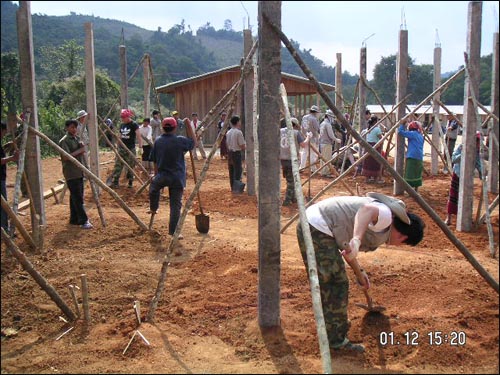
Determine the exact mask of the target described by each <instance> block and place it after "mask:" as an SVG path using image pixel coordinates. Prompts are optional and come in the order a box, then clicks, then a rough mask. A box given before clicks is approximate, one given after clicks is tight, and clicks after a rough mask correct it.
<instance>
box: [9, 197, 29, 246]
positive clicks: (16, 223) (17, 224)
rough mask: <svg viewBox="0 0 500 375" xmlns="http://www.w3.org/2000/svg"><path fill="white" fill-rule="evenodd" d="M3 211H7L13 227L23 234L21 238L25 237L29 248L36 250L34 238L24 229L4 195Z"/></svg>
mask: <svg viewBox="0 0 500 375" xmlns="http://www.w3.org/2000/svg"><path fill="white" fill-rule="evenodd" d="M2 210H4V211H5V213H6V214H7V216H8V217H9V218H10V222H11V226H14V227H16V228H17V229H18V230H19V233H21V236H23V238H24V240H25V241H26V243H27V244H28V246H29V247H31V248H32V249H36V247H37V246H36V244H35V242H34V241H33V238H31V236H30V234H29V233H28V231H27V230H26V228H25V227H24V225H23V223H21V221H19V219H18V217H17V215H16V214H15V212H14V210H13V209H12V208H10V206H9V203H7V201H6V200H5V198H4V197H3V195H2Z"/></svg>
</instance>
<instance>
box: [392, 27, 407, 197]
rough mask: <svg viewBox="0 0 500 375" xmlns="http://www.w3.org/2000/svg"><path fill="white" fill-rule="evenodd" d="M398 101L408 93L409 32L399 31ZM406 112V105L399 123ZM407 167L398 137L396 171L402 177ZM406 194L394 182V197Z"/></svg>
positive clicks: (399, 111)
mask: <svg viewBox="0 0 500 375" xmlns="http://www.w3.org/2000/svg"><path fill="white" fill-rule="evenodd" d="M396 82H397V88H396V101H398V102H399V101H400V100H401V99H402V98H403V97H404V96H405V95H406V92H407V91H408V30H399V50H398V59H397V65H396ZM405 112H406V107H405V105H402V106H401V107H399V109H398V121H400V120H401V119H402V118H403V117H404V116H405ZM404 167H405V139H404V137H403V136H402V135H401V134H399V133H398V134H397V136H396V154H395V155H394V169H395V170H396V172H398V174H399V175H400V176H403V175H404ZM403 192H404V188H403V185H401V184H400V183H399V182H398V181H397V180H394V195H401V194H403Z"/></svg>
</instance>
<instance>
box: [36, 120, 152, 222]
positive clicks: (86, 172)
mask: <svg viewBox="0 0 500 375" xmlns="http://www.w3.org/2000/svg"><path fill="white" fill-rule="evenodd" d="M29 129H30V131H32V132H34V133H35V134H36V135H37V136H39V137H40V138H42V139H43V140H45V141H46V142H47V143H48V144H49V145H51V146H52V147H53V148H55V149H56V150H57V151H58V152H59V153H60V154H62V155H63V156H64V157H66V158H67V159H68V160H69V161H70V162H72V163H73V164H74V165H75V166H76V167H77V168H78V169H80V170H81V171H82V172H83V174H84V175H85V176H87V178H88V179H91V180H93V181H95V183H96V184H97V185H99V187H100V188H102V189H103V190H105V191H107V192H108V193H109V194H110V195H111V196H112V197H113V198H114V199H115V200H116V202H117V203H118V204H119V205H120V206H121V207H122V208H123V209H124V211H125V212H126V213H127V214H129V216H130V217H131V218H132V219H133V220H134V221H135V222H136V223H137V224H138V225H139V227H140V228H141V229H143V230H148V227H147V226H146V224H144V223H143V222H142V221H141V219H139V218H138V217H137V215H136V214H135V213H134V211H132V210H131V209H130V207H129V206H127V204H126V203H125V202H124V201H123V200H122V199H121V198H120V196H119V195H118V194H116V192H115V191H114V190H113V189H111V188H110V187H109V186H108V185H106V184H105V183H104V182H102V181H101V180H100V179H99V177H97V176H96V175H95V174H93V173H92V172H91V171H90V170H89V169H88V168H85V167H84V166H83V165H82V164H81V163H80V162H79V161H78V160H76V159H75V158H74V157H73V156H71V155H70V154H68V153H67V152H66V151H64V150H63V149H62V148H61V147H59V146H58V145H57V144H56V143H55V142H54V141H52V140H51V139H50V138H49V137H47V136H46V135H45V134H43V133H42V132H40V131H38V130H36V129H34V128H32V127H30V128H29Z"/></svg>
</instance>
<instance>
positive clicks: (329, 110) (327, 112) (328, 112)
mask: <svg viewBox="0 0 500 375" xmlns="http://www.w3.org/2000/svg"><path fill="white" fill-rule="evenodd" d="M325 114H326V115H327V116H329V117H335V115H334V114H333V112H332V110H331V109H327V110H326V112H325Z"/></svg>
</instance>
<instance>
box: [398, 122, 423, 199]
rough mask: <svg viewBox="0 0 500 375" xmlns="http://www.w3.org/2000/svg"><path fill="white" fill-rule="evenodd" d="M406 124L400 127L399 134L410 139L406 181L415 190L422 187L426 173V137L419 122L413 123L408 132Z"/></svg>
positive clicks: (406, 163)
mask: <svg viewBox="0 0 500 375" xmlns="http://www.w3.org/2000/svg"><path fill="white" fill-rule="evenodd" d="M405 125H406V123H402V124H401V125H399V129H398V133H399V134H401V135H402V136H403V137H405V138H407V139H408V150H407V151H406V162H405V172H404V173H405V174H404V179H405V181H406V182H408V184H409V185H410V186H411V187H413V188H414V189H415V191H416V190H417V189H418V187H419V186H422V173H423V171H424V136H423V134H422V125H421V124H420V123H419V122H418V121H411V122H410V123H409V124H408V130H406V126H405Z"/></svg>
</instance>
